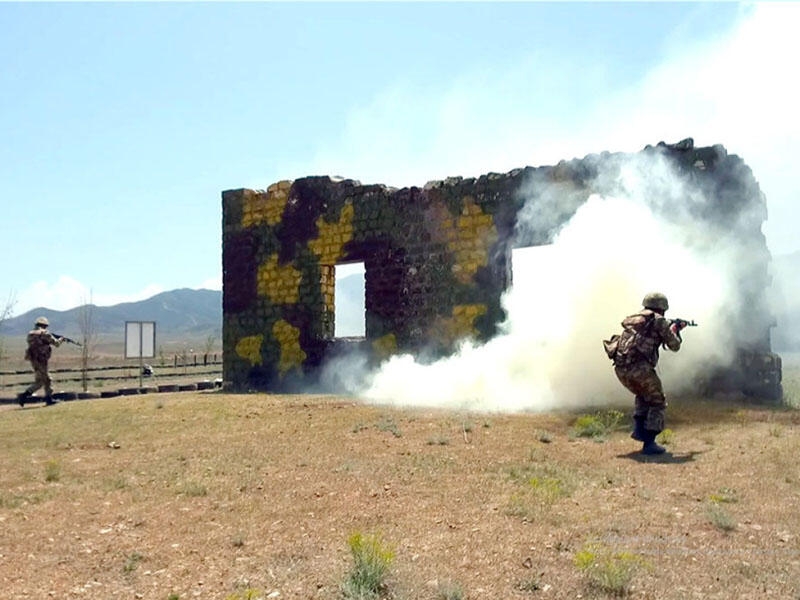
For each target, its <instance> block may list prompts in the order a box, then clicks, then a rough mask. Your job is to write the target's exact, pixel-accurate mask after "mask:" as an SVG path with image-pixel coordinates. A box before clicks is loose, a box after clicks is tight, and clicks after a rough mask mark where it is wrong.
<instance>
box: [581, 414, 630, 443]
mask: <svg viewBox="0 0 800 600" xmlns="http://www.w3.org/2000/svg"><path fill="white" fill-rule="evenodd" d="M624 419H625V415H624V414H622V413H621V412H620V411H618V410H606V411H598V412H596V413H595V414H593V415H581V416H579V417H578V418H577V419H576V420H575V423H574V424H573V426H572V433H573V435H574V436H575V437H588V438H592V439H594V440H597V441H602V440H604V439H605V438H606V437H607V436H608V434H609V433H611V432H612V431H615V430H616V429H618V428H619V427H620V426H621V424H622V422H623V420H624Z"/></svg>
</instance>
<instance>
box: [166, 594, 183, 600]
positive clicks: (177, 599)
mask: <svg viewBox="0 0 800 600" xmlns="http://www.w3.org/2000/svg"><path fill="white" fill-rule="evenodd" d="M167 600H181V597H180V596H179V595H178V594H174V593H173V594H170V595H169V596H167Z"/></svg>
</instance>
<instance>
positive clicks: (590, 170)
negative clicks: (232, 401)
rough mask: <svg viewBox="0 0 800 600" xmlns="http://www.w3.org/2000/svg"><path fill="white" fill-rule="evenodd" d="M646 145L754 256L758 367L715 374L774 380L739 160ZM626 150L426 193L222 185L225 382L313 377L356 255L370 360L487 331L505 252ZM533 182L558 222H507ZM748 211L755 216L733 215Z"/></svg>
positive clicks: (502, 280) (568, 206) (575, 201)
mask: <svg viewBox="0 0 800 600" xmlns="http://www.w3.org/2000/svg"><path fill="white" fill-rule="evenodd" d="M643 152H649V153H661V154H663V155H664V156H666V157H668V159H669V160H672V161H674V162H675V164H676V165H678V167H679V168H680V169H683V170H684V171H685V172H686V173H687V174H688V175H689V176H691V177H693V178H695V179H696V181H697V183H698V184H699V185H701V186H702V187H705V188H707V191H709V192H710V193H709V194H707V195H708V196H709V197H713V198H715V199H716V202H715V204H714V206H697V207H695V209H696V210H697V212H698V217H699V218H705V219H708V220H709V221H710V222H713V223H715V226H718V227H727V228H730V227H736V228H738V229H740V230H741V233H742V239H743V240H745V241H744V242H743V243H750V244H752V246H753V251H754V252H756V254H757V255H758V256H762V257H763V260H761V261H757V263H756V268H755V272H753V273H749V274H746V275H748V276H751V277H756V278H757V280H758V282H759V285H756V286H755V287H754V288H753V289H754V291H753V297H752V298H748V302H747V307H746V308H747V310H748V311H749V315H750V318H749V319H748V323H749V324H750V327H751V328H753V331H754V332H755V334H756V335H755V336H751V337H749V338H748V339H751V340H756V341H755V342H750V343H749V347H747V348H745V347H743V348H742V352H743V353H744V354H746V358H747V360H751V362H752V361H755V363H757V364H758V365H759V367H758V369H760V370H759V371H758V374H756V371H755V370H754V369H753V368H750V371H748V372H747V373H744V375H742V373H734V374H730V373H725V374H720V376H719V380H720V382H727V383H726V385H728V386H730V385H733V386H734V387H739V388H747V387H748V386H750V387H752V386H753V385H755V384H756V383H757V382H756V380H757V379H759V378H760V379H761V380H762V381H761V383H760V384H758V385H761V387H764V386H767V387H768V388H769V387H775V385H779V380H780V364H779V359H776V358H769V357H771V356H774V355H771V354H770V352H769V350H770V346H769V327H770V325H771V320H772V318H771V315H770V314H769V312H768V310H767V309H766V303H765V301H764V298H763V291H764V288H765V287H766V286H767V285H768V278H767V265H768V261H769V253H768V252H767V250H766V242H765V240H764V238H763V235H762V234H761V231H760V227H761V222H762V221H763V219H764V218H765V215H766V212H765V210H760V208H762V207H763V206H764V199H763V195H762V194H761V192H760V190H759V189H758V185H757V183H756V182H755V180H754V179H753V177H752V174H751V173H750V170H749V168H747V167H746V165H744V163H743V162H742V161H741V160H740V159H739V158H738V157H735V156H729V155H728V154H727V152H726V151H725V150H724V148H722V147H721V146H714V147H711V148H694V146H693V143H692V142H691V140H685V141H683V142H681V143H679V144H675V145H666V144H663V143H661V144H659V145H657V146H655V147H649V146H648V147H647V148H646V149H645V150H643ZM625 156H626V155H622V154H608V153H604V154H602V155H590V156H587V157H585V158H584V159H575V160H572V161H569V162H565V161H562V162H561V163H559V164H558V165H555V166H549V167H539V168H532V167H526V168H524V169H517V170H514V171H511V172H510V173H506V174H496V173H491V174H488V175H484V176H482V177H480V178H470V179H462V178H460V177H459V178H450V179H446V180H444V181H437V182H431V183H429V184H427V185H426V186H425V187H424V188H417V187H412V188H404V189H400V190H397V189H394V188H389V187H385V186H382V185H361V184H360V183H359V182H357V181H354V180H334V179H331V178H329V177H306V178H303V179H298V180H296V181H293V182H291V181H281V182H278V183H276V184H274V185H272V186H270V187H269V189H267V190H266V191H253V190H247V189H238V190H228V191H225V192H223V194H222V208H223V344H224V366H223V371H224V379H225V381H226V385H228V386H229V387H231V388H233V389H267V390H292V389H299V388H301V387H304V386H307V385H309V384H312V383H314V382H315V380H316V377H317V375H318V373H319V371H320V369H319V368H318V367H319V366H320V365H321V364H322V363H323V362H324V360H325V358H326V356H329V355H331V353H333V352H335V350H336V347H337V342H336V341H334V302H335V299H334V265H336V264H342V263H348V262H363V263H364V267H365V296H366V297H365V309H366V314H365V330H366V335H365V340H364V342H363V343H361V347H362V348H363V347H366V348H367V349H368V350H369V352H370V353H372V354H373V355H374V356H375V357H378V358H380V357H385V356H386V355H387V354H390V353H392V352H396V351H414V352H428V353H431V354H433V355H438V354H442V353H446V352H448V351H449V350H451V349H452V347H453V343H454V342H455V341H456V340H457V339H459V338H461V337H464V336H471V337H473V338H475V339H477V340H482V341H485V340H488V339H490V338H491V337H492V336H493V335H494V334H495V333H496V331H497V329H496V328H497V325H498V324H499V323H500V322H501V321H502V320H503V317H504V314H503V310H502V308H501V304H500V299H501V296H502V294H503V292H504V291H505V290H506V288H507V287H508V286H509V285H510V279H511V250H512V247H513V246H515V245H516V246H518V247H522V246H529V245H537V244H543V243H548V242H549V241H550V235H551V232H552V231H553V229H554V228H555V227H557V226H558V225H559V224H561V223H563V222H565V221H566V220H568V219H569V218H570V217H571V216H572V214H573V213H574V212H575V210H576V209H577V208H578V207H579V206H580V205H581V204H582V203H583V202H585V201H586V199H587V198H588V197H589V195H590V194H591V193H594V192H597V191H603V190H602V189H600V187H601V186H602V183H601V180H602V179H603V178H598V174H599V173H600V172H601V170H602V171H603V172H606V171H608V170H612V171H613V169H614V168H619V166H618V165H619V164H621V161H622V159H624V158H625ZM615 165H616V166H615ZM531 186H533V187H534V188H535V189H536V190H538V192H537V193H539V194H540V195H541V197H542V201H545V196H547V195H548V194H549V195H551V196H553V195H554V196H555V197H556V198H557V202H555V203H554V204H553V206H554V207H555V208H556V209H557V210H556V217H555V221H552V222H550V221H548V220H543V221H542V222H541V223H540V225H539V226H534V227H529V228H527V229H526V230H524V231H523V230H518V229H517V228H516V224H517V220H518V213H519V211H520V209H521V208H522V205H523V202H522V194H521V190H522V189H523V187H524V188H525V189H526V193H527V194H530V189H531ZM754 206H755V207H756V208H757V209H758V210H755V211H753V210H752V208H753V207H754ZM552 212H553V211H548V214H552ZM751 214H755V215H756V216H755V217H754V218H743V215H751ZM742 309H743V310H744V309H745V307H742ZM754 315H755V316H754ZM744 354H743V356H744ZM754 357H755V358H754ZM765 357H766V358H765ZM743 360H744V359H743ZM776 360H777V361H778V362H777V363H776ZM765 361H766V366H765ZM755 363H754V364H755ZM776 368H777V374H776V372H775V371H776ZM776 377H777V382H776V381H775V379H776Z"/></svg>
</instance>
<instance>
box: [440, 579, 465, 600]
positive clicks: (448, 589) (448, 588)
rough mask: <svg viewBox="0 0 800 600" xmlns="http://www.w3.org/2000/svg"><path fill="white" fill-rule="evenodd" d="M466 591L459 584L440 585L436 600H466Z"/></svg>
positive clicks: (447, 583) (446, 583)
mask: <svg viewBox="0 0 800 600" xmlns="http://www.w3.org/2000/svg"><path fill="white" fill-rule="evenodd" d="M464 598H466V596H465V595H464V590H463V589H462V588H461V586H460V585H458V584H457V583H451V582H449V581H448V582H445V583H440V584H439V585H438V586H437V589H436V600H464Z"/></svg>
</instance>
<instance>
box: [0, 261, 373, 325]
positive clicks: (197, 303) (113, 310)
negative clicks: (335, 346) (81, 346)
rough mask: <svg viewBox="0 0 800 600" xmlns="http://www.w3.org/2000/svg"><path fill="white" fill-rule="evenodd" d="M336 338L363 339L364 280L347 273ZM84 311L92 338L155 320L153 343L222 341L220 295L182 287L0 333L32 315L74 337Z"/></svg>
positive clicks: (41, 311)
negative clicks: (130, 323)
mask: <svg viewBox="0 0 800 600" xmlns="http://www.w3.org/2000/svg"><path fill="white" fill-rule="evenodd" d="M336 287H337V296H338V297H337V309H336V320H337V325H336V335H337V336H349V335H364V276H363V274H362V275H348V276H346V277H342V279H341V281H339V282H337V286H336ZM87 308H91V311H92V317H91V319H92V325H93V329H94V333H95V334H96V335H97V336H100V337H102V336H110V335H114V336H123V335H124V331H125V321H155V322H156V334H157V336H158V338H159V339H164V337H165V336H166V337H167V338H172V339H186V338H192V339H203V340H205V339H206V338H207V337H208V336H214V337H215V338H216V339H217V340H220V339H222V292H221V291H218V290H192V289H188V288H183V289H178V290H172V291H170V292H162V293H161V294H157V295H155V296H153V297H152V298H148V299H146V300H141V301H139V302H125V303H122V304H115V305H114V306H94V305H87V306H82V307H81V306H79V307H76V308H71V309H69V310H63V311H59V310H51V309H49V308H34V309H33V310H29V311H28V312H26V313H24V314H21V315H18V316H15V317H13V318H11V319H8V320H6V321H4V322H3V324H2V329H1V330H0V335H2V336H4V337H16V336H24V335H25V334H27V333H28V331H30V330H31V329H32V328H33V323H34V321H36V319H37V318H38V317H41V316H44V317H47V319H48V320H49V321H50V329H51V331H53V332H55V333H58V334H61V335H66V336H67V337H71V338H75V339H78V338H80V334H81V327H80V322H81V318H82V314H83V312H84V311H85V310H87Z"/></svg>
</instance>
